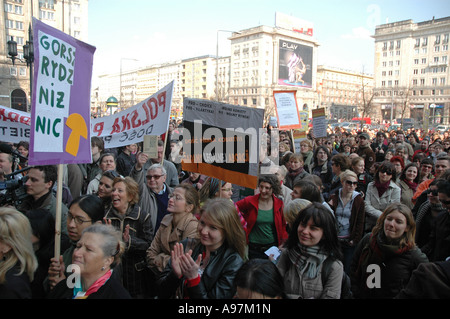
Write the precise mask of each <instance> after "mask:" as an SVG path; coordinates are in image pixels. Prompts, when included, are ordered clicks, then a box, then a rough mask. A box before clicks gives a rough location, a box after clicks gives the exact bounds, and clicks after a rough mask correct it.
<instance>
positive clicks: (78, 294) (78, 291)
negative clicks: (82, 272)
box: [73, 269, 112, 299]
mask: <svg viewBox="0 0 450 319" xmlns="http://www.w3.org/2000/svg"><path fill="white" fill-rule="evenodd" d="M111 274H112V271H111V269H110V270H108V271H107V272H106V273H105V274H104V275H103V276H101V277H100V278H98V279H97V280H96V281H95V282H94V283H93V284H92V286H90V287H89V288H88V289H87V290H86V291H83V290H82V289H83V288H82V287H81V282H80V281H78V282H77V283H75V287H74V288H73V299H86V298H87V297H89V295H91V294H93V293H95V292H97V291H98V290H99V289H100V288H101V287H102V286H103V285H104V284H105V283H106V282H107V281H108V279H109V278H110V277H111Z"/></svg>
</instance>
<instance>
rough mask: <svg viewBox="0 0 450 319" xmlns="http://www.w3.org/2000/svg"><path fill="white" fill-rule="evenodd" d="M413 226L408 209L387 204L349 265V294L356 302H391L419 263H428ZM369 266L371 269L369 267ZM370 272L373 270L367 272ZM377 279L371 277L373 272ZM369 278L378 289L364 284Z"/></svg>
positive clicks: (414, 224)
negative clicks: (361, 300) (350, 283)
mask: <svg viewBox="0 0 450 319" xmlns="http://www.w3.org/2000/svg"><path fill="white" fill-rule="evenodd" d="M415 233H416V223H415V221H414V217H413V215H412V212H411V210H410V209H409V208H408V207H407V206H406V205H405V204H401V203H399V202H397V203H393V204H390V205H389V206H388V207H387V208H386V209H385V210H384V212H383V213H382V214H381V216H380V217H379V218H378V220H377V223H376V225H375V226H374V228H373V230H372V232H371V233H369V234H367V235H366V236H365V237H364V238H363V239H362V240H361V241H360V243H359V244H358V246H357V248H356V250H355V254H354V256H353V261H352V265H351V279H352V280H351V282H352V292H353V295H354V297H355V298H357V299H359V298H361V299H375V298H383V299H386V298H387V299H390V298H393V297H395V296H396V295H397V294H398V293H399V292H400V291H401V290H402V288H404V287H405V286H406V284H407V283H408V281H409V279H410V278H411V274H412V272H413V271H414V270H415V269H416V268H417V267H418V266H419V264H420V263H426V262H428V258H427V257H426V255H425V254H424V253H423V252H422V251H421V250H420V249H419V248H418V247H417V246H416V243H415V241H414V237H415ZM369 266H370V268H368V267H369ZM369 269H372V271H368V270H369ZM374 271H378V274H379V275H378V276H375V277H376V278H375V277H373V272H374ZM369 276H372V277H373V278H372V282H373V280H375V281H377V282H373V284H376V285H377V288H376V289H375V288H374V287H372V288H373V289H371V287H370V286H369V285H368V284H367V283H368V282H370V281H371V280H370V278H368V277H369Z"/></svg>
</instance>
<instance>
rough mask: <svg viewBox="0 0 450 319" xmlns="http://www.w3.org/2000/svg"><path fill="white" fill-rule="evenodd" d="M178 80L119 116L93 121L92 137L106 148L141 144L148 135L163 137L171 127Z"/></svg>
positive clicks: (119, 113) (114, 115) (117, 114)
mask: <svg viewBox="0 0 450 319" xmlns="http://www.w3.org/2000/svg"><path fill="white" fill-rule="evenodd" d="M173 86H174V81H172V82H170V83H169V84H167V85H166V86H165V87H163V88H162V89H161V90H159V91H158V92H156V93H155V94H153V95H152V96H150V97H149V98H147V99H145V100H144V101H141V102H140V103H138V104H136V105H134V106H132V107H130V108H128V109H126V110H123V111H121V112H118V113H116V114H113V115H110V116H105V117H100V118H96V119H92V120H91V124H92V128H91V130H92V134H93V135H94V136H99V137H101V138H103V140H104V141H105V148H113V147H120V146H125V145H129V144H133V143H139V142H142V141H143V140H144V136H145V135H161V134H164V133H166V131H167V128H168V126H169V119H170V109H171V105H172V95H173Z"/></svg>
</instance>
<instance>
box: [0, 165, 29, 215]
mask: <svg viewBox="0 0 450 319" xmlns="http://www.w3.org/2000/svg"><path fill="white" fill-rule="evenodd" d="M30 168H31V167H26V168H24V169H21V170H18V171H15V172H14V173H12V174H8V175H6V176H5V177H6V179H7V180H6V181H4V182H0V207H1V206H5V205H11V206H14V207H17V206H19V205H20V204H21V203H22V201H23V200H24V199H25V198H26V197H27V196H28V194H27V188H26V186H25V183H26V182H27V180H28V177H27V176H24V177H23V178H21V179H10V178H11V177H12V176H14V175H17V174H20V173H22V172H24V171H27V170H29V169H30ZM5 190H6V191H5Z"/></svg>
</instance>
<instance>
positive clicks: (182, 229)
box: [147, 213, 199, 273]
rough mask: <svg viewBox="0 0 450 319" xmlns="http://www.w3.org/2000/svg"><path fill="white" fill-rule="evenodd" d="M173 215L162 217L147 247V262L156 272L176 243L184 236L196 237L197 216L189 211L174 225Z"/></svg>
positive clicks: (167, 259)
mask: <svg viewBox="0 0 450 319" xmlns="http://www.w3.org/2000/svg"><path fill="white" fill-rule="evenodd" d="M172 220H173V215H172V214H167V215H166V216H164V217H163V219H162V221H161V225H160V226H159V228H158V231H157V232H156V235H155V238H154V239H153V241H152V244H151V245H150V247H149V248H148V249H147V263H148V265H149V267H150V268H151V269H152V270H153V271H154V272H156V273H158V272H162V271H163V270H164V268H165V267H166V265H167V263H168V262H169V259H170V252H171V251H172V249H173V247H174V246H175V244H176V243H178V242H180V241H182V240H183V239H185V238H198V237H199V236H198V232H197V225H198V220H197V218H196V217H195V216H194V215H193V214H191V213H189V214H186V215H185V216H183V218H182V219H181V220H180V221H179V222H178V224H177V225H176V226H175V227H174V225H173V223H172Z"/></svg>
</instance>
